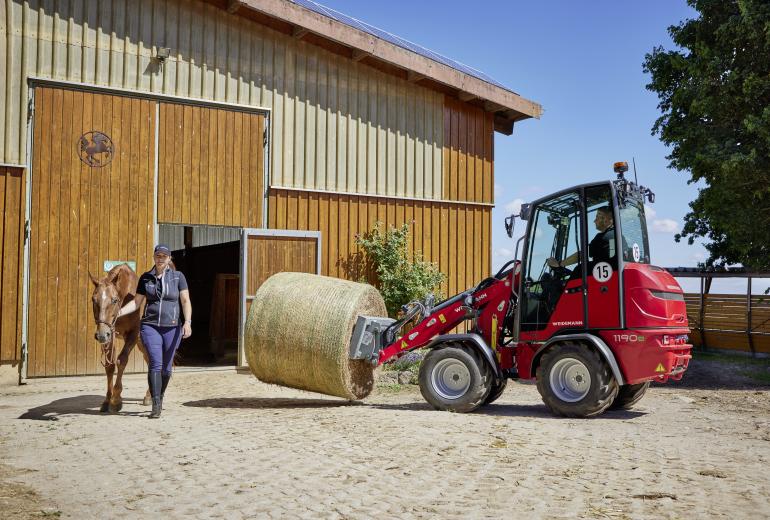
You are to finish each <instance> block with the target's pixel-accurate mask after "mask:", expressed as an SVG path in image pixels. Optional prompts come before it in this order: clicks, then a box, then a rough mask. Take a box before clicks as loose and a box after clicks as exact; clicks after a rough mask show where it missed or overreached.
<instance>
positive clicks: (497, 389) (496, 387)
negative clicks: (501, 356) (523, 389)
mask: <svg viewBox="0 0 770 520" xmlns="http://www.w3.org/2000/svg"><path fill="white" fill-rule="evenodd" d="M506 386H508V380H507V379H497V380H495V381H494V383H493V384H492V390H490V392H489V395H488V396H487V398H486V399H484V404H492V403H494V402H495V401H497V400H498V399H499V398H500V396H501V395H503V392H505V387H506Z"/></svg>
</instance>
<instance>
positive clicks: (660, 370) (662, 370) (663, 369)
mask: <svg viewBox="0 0 770 520" xmlns="http://www.w3.org/2000/svg"><path fill="white" fill-rule="evenodd" d="M665 371H666V367H664V366H663V363H658V366H657V367H655V372H665Z"/></svg>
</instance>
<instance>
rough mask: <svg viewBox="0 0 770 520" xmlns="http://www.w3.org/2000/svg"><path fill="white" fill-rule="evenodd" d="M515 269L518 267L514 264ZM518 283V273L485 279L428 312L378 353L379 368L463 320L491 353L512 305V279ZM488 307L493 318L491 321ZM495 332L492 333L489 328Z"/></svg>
mask: <svg viewBox="0 0 770 520" xmlns="http://www.w3.org/2000/svg"><path fill="white" fill-rule="evenodd" d="M517 265H518V264H517ZM515 278H516V279H518V273H517V269H515V268H511V269H509V270H508V271H503V272H501V273H498V274H497V275H496V276H495V277H491V278H487V279H486V280H484V281H482V282H481V283H480V284H479V285H478V286H476V287H474V288H472V289H468V290H467V291H464V292H462V293H459V294H457V295H455V296H453V297H451V298H448V299H447V300H444V301H443V302H442V303H440V304H439V305H437V306H436V307H434V308H433V309H430V311H429V313H428V314H427V315H426V316H424V317H423V318H422V319H421V320H420V321H419V323H418V324H417V325H416V326H414V327H413V328H412V329H410V330H409V331H408V332H407V333H405V334H403V335H401V336H399V337H397V338H396V339H395V340H394V341H392V342H391V343H389V344H386V345H383V347H382V349H381V350H380V352H379V360H378V364H380V365H381V364H383V363H385V362H386V361H389V360H391V359H393V358H394V357H399V356H401V355H403V354H404V353H406V352H409V351H412V350H416V349H419V348H422V347H425V346H427V345H428V344H429V343H430V342H431V340H433V338H435V337H436V336H439V335H442V334H447V333H449V332H450V331H452V330H453V329H455V328H456V327H457V326H459V325H461V324H462V323H463V322H465V321H466V320H474V326H473V329H474V330H473V332H476V333H477V334H480V335H481V336H482V337H483V338H484V341H486V342H487V344H488V345H489V346H490V347H491V348H492V349H494V350H496V349H497V343H498V341H499V339H498V338H500V337H501V335H500V329H502V327H503V318H504V316H505V315H506V313H507V311H508V307H509V306H510V303H511V295H512V294H513V292H512V286H513V283H514V279H515ZM490 304H493V305H492V306H493V307H494V309H492V311H494V314H495V315H496V316H498V317H497V318H496V319H492V316H491V311H489V310H488V308H490ZM493 327H494V328H495V329H496V330H492V328H493Z"/></svg>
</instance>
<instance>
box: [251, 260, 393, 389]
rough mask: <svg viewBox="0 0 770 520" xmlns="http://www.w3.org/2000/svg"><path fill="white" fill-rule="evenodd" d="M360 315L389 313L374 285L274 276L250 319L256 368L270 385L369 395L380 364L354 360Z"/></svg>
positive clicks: (264, 286) (305, 276)
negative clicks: (355, 329) (353, 341)
mask: <svg viewBox="0 0 770 520" xmlns="http://www.w3.org/2000/svg"><path fill="white" fill-rule="evenodd" d="M359 315H363V316H387V310H386V308H385V302H384V301H383V300H382V296H380V293H379V291H377V289H375V288H374V287H372V286H371V285H365V284H361V283H355V282H349V281H346V280H340V279H337V278H329V277H326V276H318V275H312V274H306V273H278V274H276V275H273V276H271V277H270V278H268V279H267V281H266V282H265V283H263V284H262V286H261V287H260V288H259V290H257V294H256V296H255V298H254V301H253V302H252V304H251V309H250V310H249V316H248V318H247V319H246V330H245V335H244V339H245V350H246V357H247V359H248V362H249V367H250V368H251V372H252V373H253V374H254V375H255V376H256V377H257V379H259V380H260V381H262V382H265V383H273V384H276V385H282V386H289V387H292V388H299V389H301V390H310V391H313V392H319V393H322V394H328V395H334V396H338V397H343V398H345V399H363V398H364V397H366V396H367V395H369V393H370V392H371V391H372V388H373V386H374V367H372V365H371V364H369V363H368V362H366V361H361V360H351V359H350V358H349V355H350V337H351V335H352V334H353V327H354V326H355V324H356V319H357V318H358V316H359Z"/></svg>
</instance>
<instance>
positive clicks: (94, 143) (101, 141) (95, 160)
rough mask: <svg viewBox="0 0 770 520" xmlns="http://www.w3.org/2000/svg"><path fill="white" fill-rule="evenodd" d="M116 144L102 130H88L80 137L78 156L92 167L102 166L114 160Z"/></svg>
mask: <svg viewBox="0 0 770 520" xmlns="http://www.w3.org/2000/svg"><path fill="white" fill-rule="evenodd" d="M114 150H115V146H114V145H113V144H112V139H110V136H108V135H107V134H104V133H102V132H97V131H92V132H86V133H85V134H83V135H81V136H80V139H78V156H79V157H80V160H81V161H83V162H84V163H86V164H87V165H88V166H90V167H91V168H102V167H104V166H107V165H108V164H110V163H111V162H112V156H113V152H114Z"/></svg>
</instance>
